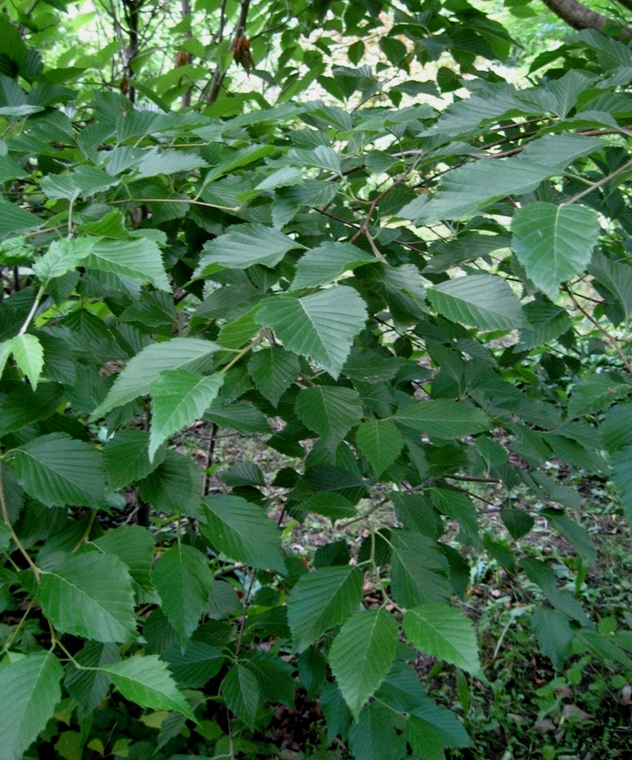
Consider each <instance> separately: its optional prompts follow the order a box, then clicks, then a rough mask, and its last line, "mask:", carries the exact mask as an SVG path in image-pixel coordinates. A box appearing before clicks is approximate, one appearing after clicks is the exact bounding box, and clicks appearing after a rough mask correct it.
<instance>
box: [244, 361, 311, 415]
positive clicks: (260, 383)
mask: <svg viewBox="0 0 632 760" xmlns="http://www.w3.org/2000/svg"><path fill="white" fill-rule="evenodd" d="M300 371H301V365H300V362H299V359H298V356H296V354H293V353H292V352H291V351H286V350H285V349H283V348H281V347H280V346H273V347H272V348H264V349H262V350H261V351H255V353H253V355H252V356H251V357H250V359H249V360H248V373H249V374H250V377H252V379H253V381H254V383H255V386H256V388H257V390H258V391H259V393H261V395H262V396H263V397H264V398H266V399H268V401H269V402H270V403H271V404H272V406H274V407H276V406H277V405H278V403H279V400H280V398H281V396H282V395H283V394H284V393H285V391H286V390H287V389H288V388H289V387H290V386H291V385H292V383H293V382H294V381H295V380H296V378H297V377H298V376H299V374H300Z"/></svg>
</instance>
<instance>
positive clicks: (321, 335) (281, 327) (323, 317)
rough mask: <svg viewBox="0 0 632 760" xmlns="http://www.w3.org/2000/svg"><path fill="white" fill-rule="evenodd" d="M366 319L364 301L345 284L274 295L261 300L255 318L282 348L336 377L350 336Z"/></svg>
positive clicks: (351, 338)
mask: <svg viewBox="0 0 632 760" xmlns="http://www.w3.org/2000/svg"><path fill="white" fill-rule="evenodd" d="M366 319H367V311H366V306H365V303H364V301H363V300H362V299H361V298H360V296H359V295H358V293H357V292H356V291H355V290H354V289H353V288H349V287H346V286H339V287H334V288H329V289H328V290H321V291H320V292H319V293H314V295H311V296H305V297H304V298H290V297H288V296H275V297H272V298H268V299H266V300H265V301H263V303H262V305H261V308H260V309H259V312H258V314H257V321H258V322H259V324H261V325H263V326H265V327H271V328H272V329H273V330H274V331H275V333H276V335H277V337H278V338H279V339H280V340H281V341H283V344H284V345H285V346H286V348H289V349H290V350H291V351H295V352H296V353H297V354H300V355H301V356H307V357H310V358H311V359H313V360H314V361H315V362H317V363H318V364H320V365H321V366H322V367H323V368H324V369H325V370H326V371H327V372H329V374H330V375H331V376H332V377H333V378H334V379H337V378H338V375H339V374H340V371H341V370H342V368H343V366H344V363H345V361H346V359H347V356H348V355H349V351H350V350H351V345H352V344H353V338H354V337H355V336H356V335H357V334H358V333H359V332H360V331H361V330H362V328H363V327H364V323H365V322H366Z"/></svg>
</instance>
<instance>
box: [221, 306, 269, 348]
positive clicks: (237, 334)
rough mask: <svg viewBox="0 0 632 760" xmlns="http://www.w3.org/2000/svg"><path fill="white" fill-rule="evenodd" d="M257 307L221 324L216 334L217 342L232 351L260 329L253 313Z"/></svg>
mask: <svg viewBox="0 0 632 760" xmlns="http://www.w3.org/2000/svg"><path fill="white" fill-rule="evenodd" d="M258 309H259V307H258V306H255V308H254V309H251V310H250V311H249V312H246V314H242V315H241V317H238V318H237V319H235V320H233V321H232V322H229V323H228V324H225V325H223V326H222V328H221V329H220V331H219V335H218V336H217V342H218V343H219V345H220V346H222V348H229V349H231V350H233V351H236V350H238V349H239V348H241V347H242V346H243V345H244V344H245V343H246V342H247V341H249V340H251V339H252V338H253V337H254V336H255V335H256V334H257V333H258V332H259V330H260V328H259V325H258V324H257V322H256V321H255V315H256V313H257V311H258Z"/></svg>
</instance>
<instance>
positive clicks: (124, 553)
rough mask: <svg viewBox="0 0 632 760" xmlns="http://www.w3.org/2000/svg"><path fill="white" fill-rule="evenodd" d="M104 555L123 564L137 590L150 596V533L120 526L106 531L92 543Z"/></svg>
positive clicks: (152, 588)
mask: <svg viewBox="0 0 632 760" xmlns="http://www.w3.org/2000/svg"><path fill="white" fill-rule="evenodd" d="M92 546H96V547H97V548H98V549H99V550H100V551H102V552H104V553H105V554H113V555H114V556H115V557H118V558H119V559H120V560H121V562H123V563H124V564H125V565H126V566H127V569H128V570H129V574H130V575H131V576H132V580H133V581H134V582H135V583H137V584H138V586H139V588H140V589H142V590H143V591H145V592H147V593H148V594H152V593H153V592H154V591H155V589H154V584H153V582H152V579H151V567H152V564H153V561H154V539H153V536H152V534H151V532H150V531H148V530H147V529H146V528H141V526H140V525H121V526H120V527H118V528H114V529H113V530H108V531H107V533H104V534H103V535H102V536H100V537H99V538H97V539H96V540H94V541H93V542H92Z"/></svg>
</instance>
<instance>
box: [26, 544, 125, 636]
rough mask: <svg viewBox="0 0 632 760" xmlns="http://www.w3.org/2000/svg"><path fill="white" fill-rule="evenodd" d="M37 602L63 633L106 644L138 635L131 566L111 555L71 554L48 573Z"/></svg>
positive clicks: (94, 553)
mask: <svg viewBox="0 0 632 760" xmlns="http://www.w3.org/2000/svg"><path fill="white" fill-rule="evenodd" d="M106 579H107V580H106ZM36 598H37V601H38V602H39V603H40V604H41V606H42V611H43V612H44V614H45V615H46V617H47V618H48V619H49V620H50V621H51V623H52V624H53V625H54V626H55V628H56V629H57V630H58V631H60V632H62V633H71V634H73V635H74V636H83V637H84V638H87V639H94V640H95V641H101V642H104V643H105V642H110V641H111V642H121V641H130V640H132V639H134V638H135V637H136V618H135V616H134V592H133V590H132V579H131V577H130V574H129V572H128V570H127V568H126V567H125V565H124V564H123V563H122V562H121V561H120V560H119V559H118V558H117V557H115V556H113V555H111V554H101V553H99V552H86V553H82V554H73V555H70V557H68V559H65V560H64V561H63V562H62V563H61V564H59V565H57V566H56V567H55V568H54V569H53V570H50V571H48V572H46V573H42V577H41V582H40V584H39V586H38V588H37V593H36Z"/></svg>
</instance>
